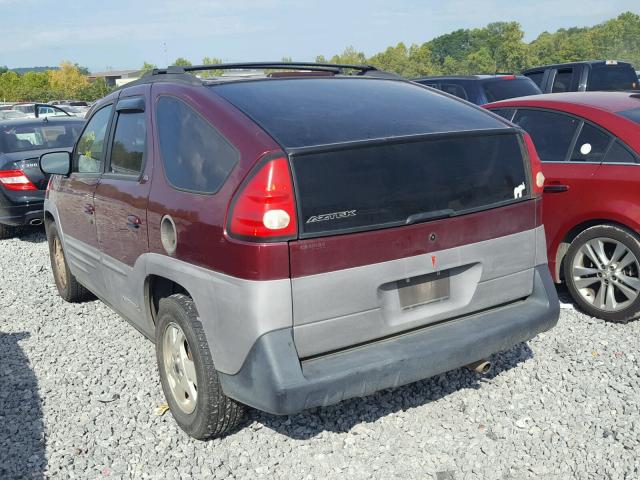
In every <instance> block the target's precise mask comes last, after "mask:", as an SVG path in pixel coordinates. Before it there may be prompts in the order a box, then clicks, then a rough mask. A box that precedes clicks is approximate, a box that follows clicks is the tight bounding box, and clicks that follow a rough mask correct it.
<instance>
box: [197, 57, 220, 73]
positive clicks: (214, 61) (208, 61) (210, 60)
mask: <svg viewBox="0 0 640 480" xmlns="http://www.w3.org/2000/svg"><path fill="white" fill-rule="evenodd" d="M221 63H222V59H220V58H218V57H204V58H203V59H202V64H203V65H220V64H221ZM198 74H199V75H201V76H203V77H217V76H219V75H222V70H204V71H202V72H198Z"/></svg>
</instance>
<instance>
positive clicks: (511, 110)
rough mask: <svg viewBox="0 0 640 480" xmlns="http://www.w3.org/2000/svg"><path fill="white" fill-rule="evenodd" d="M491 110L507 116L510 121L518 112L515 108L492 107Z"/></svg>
mask: <svg viewBox="0 0 640 480" xmlns="http://www.w3.org/2000/svg"><path fill="white" fill-rule="evenodd" d="M491 111H492V112H493V113H497V114H498V115H500V116H501V117H503V118H506V119H507V120H509V121H511V119H512V118H513V114H514V113H516V109H515V108H492V109H491Z"/></svg>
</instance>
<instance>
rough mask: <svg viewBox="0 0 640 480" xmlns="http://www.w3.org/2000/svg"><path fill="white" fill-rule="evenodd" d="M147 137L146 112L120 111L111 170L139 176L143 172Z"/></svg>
mask: <svg viewBox="0 0 640 480" xmlns="http://www.w3.org/2000/svg"><path fill="white" fill-rule="evenodd" d="M146 139H147V128H146V125H145V116H144V113H143V112H136V113H120V114H119V115H118V121H117V123H116V132H115V134H114V137H113V146H112V147H111V163H110V165H109V171H110V172H111V173H118V174H121V175H135V176H138V175H139V174H140V172H142V159H143V157H144V152H145V145H146Z"/></svg>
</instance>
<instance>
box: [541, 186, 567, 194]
mask: <svg viewBox="0 0 640 480" xmlns="http://www.w3.org/2000/svg"><path fill="white" fill-rule="evenodd" d="M567 190H569V185H545V186H544V193H562V192H566V191H567Z"/></svg>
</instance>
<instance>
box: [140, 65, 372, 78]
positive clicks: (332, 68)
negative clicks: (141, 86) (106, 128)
mask: <svg viewBox="0 0 640 480" xmlns="http://www.w3.org/2000/svg"><path fill="white" fill-rule="evenodd" d="M257 69H274V70H275V69H284V70H309V71H320V72H333V73H340V72H341V71H343V70H358V71H359V72H360V74H361V75H362V74H365V73H367V72H373V71H378V69H377V68H376V67H374V66H373V65H351V64H341V63H315V62H241V63H219V64H212V65H189V66H184V67H183V66H176V65H172V66H170V67H167V68H155V69H153V70H152V75H162V74H180V73H187V72H198V71H205V70H257Z"/></svg>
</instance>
